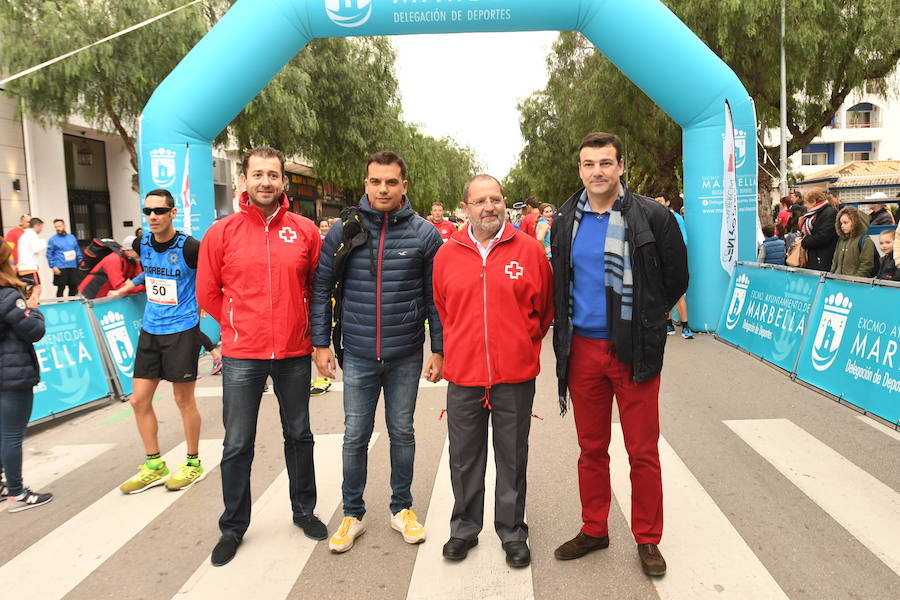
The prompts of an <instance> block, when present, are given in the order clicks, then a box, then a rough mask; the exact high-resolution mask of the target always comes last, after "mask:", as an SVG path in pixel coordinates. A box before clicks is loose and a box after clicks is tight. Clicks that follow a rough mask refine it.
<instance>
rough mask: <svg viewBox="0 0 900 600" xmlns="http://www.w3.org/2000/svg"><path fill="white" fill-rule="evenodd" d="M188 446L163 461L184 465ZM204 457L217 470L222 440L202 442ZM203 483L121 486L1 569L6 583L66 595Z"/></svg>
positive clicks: (47, 597)
mask: <svg viewBox="0 0 900 600" xmlns="http://www.w3.org/2000/svg"><path fill="white" fill-rule="evenodd" d="M186 450H187V446H186V444H185V443H184V442H182V443H181V444H179V445H178V446H176V447H175V448H174V449H172V450H171V451H169V452H167V453H166V455H165V456H164V457H163V459H164V460H165V461H166V462H167V463H169V464H178V463H179V462H180V461H181V460H182V459H183V457H184V455H185V453H186ZM200 455H201V456H203V464H204V467H205V468H206V469H207V470H208V471H210V470H212V469H214V468H216V466H217V465H218V464H219V461H220V460H221V458H222V440H201V441H200ZM202 485H203V484H202V483H201V484H199V485H198V486H195V487H194V488H192V489H191V490H188V491H186V492H178V493H175V492H168V491H166V489H165V488H164V487H159V488H156V489H154V490H150V491H148V492H145V493H143V494H136V495H125V494H123V493H122V492H121V491H120V490H119V488H118V486H117V487H115V488H113V489H112V490H110V491H109V492H108V493H107V494H106V495H104V496H103V497H102V498H100V499H99V500H97V501H96V502H94V503H93V504H91V505H90V506H88V507H87V508H85V509H84V510H82V511H81V512H80V513H78V514H77V515H75V516H74V517H72V518H71V519H69V520H68V521H66V522H65V523H63V524H62V525H60V526H59V527H57V528H56V529H54V530H53V531H51V532H50V533H48V534H47V535H46V536H44V537H43V538H41V539H40V540H38V541H37V542H35V543H34V544H32V545H31V546H29V547H28V548H27V549H26V550H24V551H23V552H21V553H20V554H18V555H17V556H16V557H15V558H13V559H12V560H10V561H9V562H7V563H6V564H5V565H3V566H2V567H0V581H6V582H15V585H16V586H17V587H18V588H19V589H22V590H27V591H28V595H29V596H31V597H33V598H40V599H41V600H55V599H57V598H62V597H63V596H65V595H66V594H68V593H69V592H70V591H72V589H74V588H75V586H77V585H78V584H79V583H80V582H81V581H82V580H83V579H84V578H85V577H87V576H88V575H90V574H91V573H92V572H93V571H94V570H95V569H96V568H97V567H99V566H100V565H101V564H103V563H104V562H105V561H106V559H108V558H109V557H110V556H112V555H113V554H114V553H115V552H116V551H117V550H118V549H119V548H121V547H122V546H124V545H125V544H126V543H128V541H129V540H130V539H131V538H133V537H134V536H135V535H137V534H138V533H139V532H140V531H141V530H142V529H143V528H144V527H146V526H147V525H148V524H149V523H150V522H151V521H153V520H154V519H155V518H156V517H158V516H159V515H160V514H162V512H163V511H164V510H166V509H167V508H169V507H170V506H171V505H173V504H174V503H175V502H177V501H178V500H179V499H180V498H183V497H184V496H185V494H190V493H193V492H194V491H195V490H197V489H203V488H202V487H201V486H202ZM54 557H56V558H57V560H55V562H54V568H53V576H52V577H48V576H47V575H48V573H47V561H48V560H52V559H53V558H54Z"/></svg>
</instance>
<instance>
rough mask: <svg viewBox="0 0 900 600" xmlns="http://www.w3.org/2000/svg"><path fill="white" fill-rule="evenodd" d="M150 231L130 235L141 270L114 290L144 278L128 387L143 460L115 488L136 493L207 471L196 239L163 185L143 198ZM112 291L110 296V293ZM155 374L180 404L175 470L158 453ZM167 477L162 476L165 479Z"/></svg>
mask: <svg viewBox="0 0 900 600" xmlns="http://www.w3.org/2000/svg"><path fill="white" fill-rule="evenodd" d="M143 210H144V214H145V215H146V216H147V223H148V225H149V227H148V228H149V229H150V233H147V234H145V235H144V236H143V237H142V238H141V239H137V238H135V239H134V241H133V248H134V251H135V252H137V253H138V255H139V256H140V259H141V263H142V265H143V268H144V271H143V273H141V274H140V275H138V276H137V277H135V278H134V280H133V281H130V282H128V283H126V284H125V286H123V287H122V288H121V289H119V290H115V295H122V294H125V293H127V292H128V290H130V289H131V288H133V287H134V286H137V285H141V284H143V285H144V286H145V287H146V289H147V306H146V308H145V309H144V320H143V325H142V327H141V334H140V337H139V338H138V347H137V354H136V356H135V361H134V391H133V393H132V394H131V406H132V407H133V408H134V416H135V420H136V421H137V426H138V431H139V432H140V434H141V439H142V440H143V442H144V447H145V450H146V452H147V459H146V461H145V462H144V464H142V465H141V466H140V467H138V473H137V475H135V476H134V477H132V478H131V479H129V480H128V481H126V482H125V483H123V484H122V485H121V486H120V488H119V489H121V490H122V492H123V493H126V494H136V493H138V492H143V491H144V490H147V489H149V488H151V487H155V486H157V485H162V484H163V483H165V485H166V488H167V489H169V490H172V491H174V490H183V489H187V488H189V487H190V486H191V485H193V484H194V483H196V482H197V481H200V480H201V479H203V477H204V476H205V473H204V471H203V467H202V466H201V464H200V457H199V454H198V452H199V444H200V413H199V412H198V411H197V404H196V401H195V399H194V385H195V383H196V380H197V359H198V357H199V355H200V333H199V330H200V325H199V323H200V316H199V312H198V307H197V296H196V278H197V257H198V255H199V252H200V242H199V241H197V240H195V239H194V238H192V237H191V236H189V235H186V234H184V233H181V232H178V231H175V225H174V221H175V215H176V214H178V209H177V208H175V199H174V198H173V197H172V195H171V194H170V193H169V192H168V191H167V190H153V191H152V192H150V193H148V194H147V196H146V198H145V199H144V209H143ZM110 295H114V294H113V293H112V292H111V293H110ZM160 379H165V380H166V381H170V382H172V389H173V391H174V393H175V403H176V404H177V405H178V408H179V410H180V411H181V419H182V421H183V423H184V436H185V441H186V442H187V458H186V459H185V462H184V464H182V465H181V466H180V468H179V470H178V472H177V473H175V474H173V475H172V476H171V477H168V476H169V468H168V467H167V466H166V463H165V462H164V461H163V460H162V459H161V458H160V453H159V441H158V439H157V430H158V423H157V420H156V413H155V412H154V411H153V394H154V393H155V392H156V387H157V386H158V385H159V381H160ZM166 477H168V479H166Z"/></svg>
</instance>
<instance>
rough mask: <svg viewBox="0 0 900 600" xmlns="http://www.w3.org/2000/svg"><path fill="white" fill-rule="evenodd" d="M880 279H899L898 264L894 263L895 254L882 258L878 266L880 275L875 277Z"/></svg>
mask: <svg viewBox="0 0 900 600" xmlns="http://www.w3.org/2000/svg"><path fill="white" fill-rule="evenodd" d="M875 277H876V278H878V279H898V277H897V263H896V262H894V255H893V254H885V255H884V256H882V257H881V263H880V264H879V266H878V274H877V275H875Z"/></svg>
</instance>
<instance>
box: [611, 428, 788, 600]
mask: <svg viewBox="0 0 900 600" xmlns="http://www.w3.org/2000/svg"><path fill="white" fill-rule="evenodd" d="M609 456H610V482H611V484H612V490H613V493H614V494H615V498H616V501H617V502H618V504H619V507H620V508H621V509H622V512H623V513H624V514H625V518H626V520H628V523H629V524H630V523H631V480H630V473H631V471H630V468H629V462H628V453H627V452H626V450H625V442H624V438H623V435H622V426H621V425H620V424H619V423H614V424H613V429H612V441H611V442H610V444H609ZM659 460H660V466H661V469H662V478H663V503H664V514H667V515H677V518H669V519H667V520H666V522H665V529H664V531H663V539H662V541H661V543H660V550H661V551H662V554H663V556H664V557H666V562H667V563H668V570H667V572H666V576H665V577H662V578H659V579H656V578H654V579H653V585H654V586H655V587H656V591H657V593H658V594H659V597H660V598H661V600H683V599H685V598H690V599H692V600H704V599H706V598H716V599H719V600H722V599H731V598H733V599H734V600H744V599H747V598H753V600H768V599H771V600H786V599H787V595H785V593H784V591H783V590H782V589H781V587H780V586H779V585H778V583H777V582H776V581H775V579H774V578H773V577H772V576H771V575H770V574H769V571H768V570H767V569H766V568H765V566H763V564H762V563H761V562H760V560H759V558H757V556H756V554H754V553H753V550H751V549H750V547H749V546H748V545H747V542H746V541H744V538H743V537H741V534H740V533H738V531H737V530H736V529H735V528H734V525H732V524H731V522H730V521H729V520H728V517H726V516H725V514H724V513H723V512H722V511H721V509H719V507H718V505H716V503H715V501H714V500H713V499H712V498H711V497H710V495H709V494H708V493H707V492H706V490H705V489H703V486H702V485H701V484H700V482H699V481H697V479H696V478H695V477H694V475H693V473H691V471H690V470H689V469H688V467H687V465H685V464H684V462H683V461H682V460H681V458H680V457H679V456H678V454H676V453H675V451H674V450H673V449H672V447H671V446H670V445H669V443H668V442H667V441H666V439H665V438H664V437H662V436H660V438H659ZM689 515H701V516H702V518H701V519H700V520H698V519H693V518H691V517H690V516H689ZM713 549H714V550H713ZM635 555H637V550H636V549H635ZM635 563H637V558H635ZM635 568H636V569H637V564H635Z"/></svg>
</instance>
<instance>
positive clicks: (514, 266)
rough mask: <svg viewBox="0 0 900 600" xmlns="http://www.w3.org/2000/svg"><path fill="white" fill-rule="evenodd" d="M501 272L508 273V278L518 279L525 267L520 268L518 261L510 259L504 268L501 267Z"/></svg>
mask: <svg viewBox="0 0 900 600" xmlns="http://www.w3.org/2000/svg"><path fill="white" fill-rule="evenodd" d="M503 272H504V273H506V274H507V275H509V278H510V279H518V278H519V277H521V276H522V273H524V272H525V269H523V268H522V265H520V264H519V263H518V261H515V260H513V261H510V263H509V264H508V265H506V268H504V269H503Z"/></svg>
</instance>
